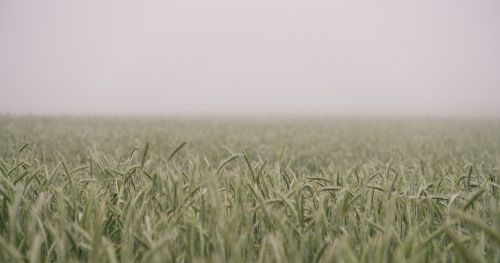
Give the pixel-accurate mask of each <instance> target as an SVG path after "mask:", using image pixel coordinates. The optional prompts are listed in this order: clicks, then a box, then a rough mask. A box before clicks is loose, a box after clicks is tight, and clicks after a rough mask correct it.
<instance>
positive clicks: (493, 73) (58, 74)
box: [0, 0, 500, 118]
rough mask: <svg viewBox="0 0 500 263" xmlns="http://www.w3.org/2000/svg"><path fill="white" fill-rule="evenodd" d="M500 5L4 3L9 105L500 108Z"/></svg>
mask: <svg viewBox="0 0 500 263" xmlns="http://www.w3.org/2000/svg"><path fill="white" fill-rule="evenodd" d="M499 11H500V2H498V1H494V0H478V1H462V0H454V1H451V0H443V1H433V0H423V1H396V0H387V1H289V0H287V1H259V0H257V1H229V0H228V1H220V0H216V1H108V0H104V1H63V0H60V1H57V0H47V1H13V0H2V1H1V2H0V39H1V41H0V113H13V114H57V115H59V114H63V115H66V114H69V115H71V114H83V115H87V114H90V115H93V114H96V115H109V114H111V115H113V114H118V115H239V114H248V115H257V116H269V115H290V116H298V115H301V116H302V115H305V116H308V115H327V116H420V117H422V116H423V117H465V118H468V117H480V118H498V117H500V87H499V84H500V51H499V49H498V47H500V17H499V16H498V14H499Z"/></svg>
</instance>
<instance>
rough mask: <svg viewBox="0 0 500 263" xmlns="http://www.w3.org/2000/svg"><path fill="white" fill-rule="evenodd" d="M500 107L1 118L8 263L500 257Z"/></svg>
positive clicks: (2, 254)
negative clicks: (482, 110)
mask: <svg viewBox="0 0 500 263" xmlns="http://www.w3.org/2000/svg"><path fill="white" fill-rule="evenodd" d="M499 166H500V122H498V121H486V120H467V121H466V120H422V119H406V120H375V119H373V120H355V119H352V120H351V119H338V120H335V119H320V118H316V119H246V120H237V119H230V118H228V119H222V118H219V119H201V118H199V119H196V118H190V119H180V118H177V119H174V118H159V117H158V118H138V117H136V118H131V117H130V118H124V117H121V118H111V117H100V118H97V117H15V116H2V117H0V262H53V261H57V262H81V261H84V262H87V261H88V262H500V206H499V200H500V196H499V195H500V194H499V191H500V189H499V188H500V182H499V179H500V178H499V177H500V176H499V174H498V168H499Z"/></svg>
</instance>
